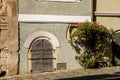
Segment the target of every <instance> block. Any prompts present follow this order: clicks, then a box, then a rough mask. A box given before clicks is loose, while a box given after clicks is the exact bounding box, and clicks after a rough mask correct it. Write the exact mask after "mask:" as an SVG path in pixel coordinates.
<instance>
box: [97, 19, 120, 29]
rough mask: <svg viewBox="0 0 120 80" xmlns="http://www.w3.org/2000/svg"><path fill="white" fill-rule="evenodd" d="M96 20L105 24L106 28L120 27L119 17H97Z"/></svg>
mask: <svg viewBox="0 0 120 80" xmlns="http://www.w3.org/2000/svg"><path fill="white" fill-rule="evenodd" d="M97 21H98V22H99V23H100V24H102V25H104V26H106V27H107V28H108V29H110V28H112V29H113V30H118V29H120V18H119V17H97Z"/></svg>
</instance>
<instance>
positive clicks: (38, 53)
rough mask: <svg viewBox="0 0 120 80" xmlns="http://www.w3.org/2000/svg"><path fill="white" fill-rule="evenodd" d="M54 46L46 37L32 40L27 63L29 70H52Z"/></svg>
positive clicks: (34, 71)
mask: <svg viewBox="0 0 120 80" xmlns="http://www.w3.org/2000/svg"><path fill="white" fill-rule="evenodd" d="M54 51H55V49H54V47H53V45H52V42H51V41H50V39H48V38H38V39H36V40H34V41H33V42H32V44H31V46H30V49H29V56H28V61H29V62H28V63H29V66H30V67H29V71H30V72H32V73H36V72H50V71H54V69H55V68H54V60H55V59H56V58H54Z"/></svg>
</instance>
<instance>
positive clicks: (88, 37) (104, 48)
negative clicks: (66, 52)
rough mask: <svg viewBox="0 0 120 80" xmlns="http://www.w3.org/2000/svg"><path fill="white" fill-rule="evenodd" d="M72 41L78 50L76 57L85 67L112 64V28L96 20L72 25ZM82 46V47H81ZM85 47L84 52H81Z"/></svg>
mask: <svg viewBox="0 0 120 80" xmlns="http://www.w3.org/2000/svg"><path fill="white" fill-rule="evenodd" d="M70 28H71V29H70V38H71V40H70V43H71V46H72V47H73V48H74V49H75V50H76V52H77V56H76V57H75V58H76V60H78V61H79V63H80V64H81V65H82V66H83V67H85V68H97V67H103V66H110V58H111V52H110V46H111V45H110V43H111V40H112V37H113V36H112V32H113V31H112V30H108V29H107V28H106V27H104V26H103V25H99V24H98V23H96V22H84V23H79V24H78V25H77V26H76V25H71V26H70ZM81 47H82V48H81ZM81 49H84V52H81Z"/></svg>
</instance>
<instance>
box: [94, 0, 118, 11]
mask: <svg viewBox="0 0 120 80" xmlns="http://www.w3.org/2000/svg"><path fill="white" fill-rule="evenodd" d="M96 4H97V9H96V11H97V12H120V0H97V2H96Z"/></svg>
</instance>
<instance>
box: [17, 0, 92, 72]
mask: <svg viewBox="0 0 120 80" xmlns="http://www.w3.org/2000/svg"><path fill="white" fill-rule="evenodd" d="M71 1H72V2H71ZM71 1H70V0H18V3H19V18H18V21H19V37H20V38H19V43H20V50H19V54H20V62H19V72H20V73H34V72H48V71H56V70H62V69H75V68H81V66H80V64H79V63H78V62H77V61H76V60H75V51H74V50H73V49H72V47H71V46H70V45H69V43H68V41H67V39H66V33H67V28H68V25H69V24H70V23H78V22H85V21H91V17H90V15H91V10H90V0H82V1H79V0H71Z"/></svg>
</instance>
